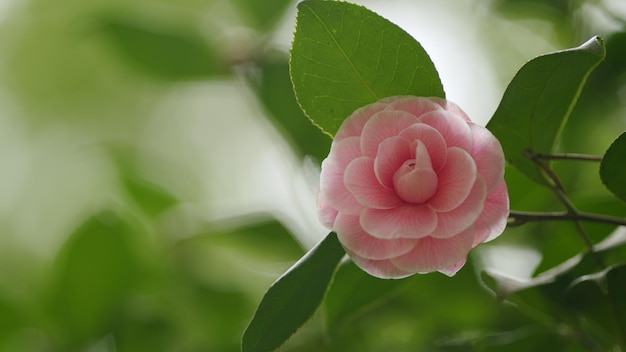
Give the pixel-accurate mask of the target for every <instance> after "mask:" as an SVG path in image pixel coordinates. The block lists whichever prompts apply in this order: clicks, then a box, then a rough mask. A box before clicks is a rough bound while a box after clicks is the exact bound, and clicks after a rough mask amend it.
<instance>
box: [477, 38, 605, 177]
mask: <svg viewBox="0 0 626 352" xmlns="http://www.w3.org/2000/svg"><path fill="white" fill-rule="evenodd" d="M604 56H605V49H604V44H603V42H602V40H601V39H600V37H594V38H592V39H590V40H589V41H587V42H586V43H585V44H583V45H581V46H579V47H577V48H573V49H568V50H563V51H558V52H554V53H551V54H547V55H543V56H539V57H536V58H534V59H532V60H531V61H529V62H528V63H526V64H525V65H524V66H522V68H521V69H520V70H519V72H518V73H517V74H516V75H515V77H514V78H513V80H512V81H511V83H510V84H509V86H508V87H507V89H506V91H505V93H504V96H503V97H502V101H501V102H500V105H499V106H498V108H497V110H496V112H495V113H494V115H493V117H492V118H491V121H489V123H488V124H487V128H488V129H489V130H490V131H491V132H492V133H493V134H494V135H495V136H496V138H498V140H499V141H500V143H501V144H502V148H503V149H504V154H505V157H506V159H507V160H508V161H509V162H510V163H511V164H512V165H513V166H515V167H516V168H517V169H519V170H520V171H521V172H522V173H523V174H525V175H526V176H528V177H530V178H531V179H532V180H534V181H535V182H538V183H542V184H543V183H545V180H544V179H543V177H542V175H541V173H540V171H539V170H538V169H537V167H536V165H535V164H534V163H533V162H532V161H531V160H529V159H528V158H527V157H525V156H524V152H525V150H527V149H530V150H532V151H533V152H534V153H552V152H553V151H554V149H555V146H556V144H557V143H558V141H559V137H560V134H561V130H562V129H563V126H564V125H565V123H566V122H567V119H568V117H569V115H570V113H571V111H572V109H573V108H574V105H575V103H576V101H577V100H578V96H579V95H580V92H581V90H582V87H583V85H584V83H585V81H586V79H587V76H588V75H589V74H590V73H591V71H592V70H593V69H594V68H595V67H596V65H598V64H599V63H600V62H601V61H602V60H603V59H604Z"/></svg>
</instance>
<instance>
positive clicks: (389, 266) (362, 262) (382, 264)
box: [347, 251, 415, 279]
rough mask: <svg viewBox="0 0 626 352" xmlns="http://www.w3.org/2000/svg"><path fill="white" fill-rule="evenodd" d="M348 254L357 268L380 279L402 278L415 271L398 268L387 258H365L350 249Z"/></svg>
mask: <svg viewBox="0 0 626 352" xmlns="http://www.w3.org/2000/svg"><path fill="white" fill-rule="evenodd" d="M347 252H348V255H349V256H350V258H351V259H352V261H353V262H354V264H356V265H357V266H358V267H359V268H361V269H362V270H363V271H365V272H366V273H368V274H370V275H372V276H374V277H377V278H381V279H402V278H405V277H407V276H411V275H413V274H415V273H412V272H408V271H404V270H401V269H398V267H396V266H395V265H393V263H392V262H391V261H390V260H389V259H383V260H373V259H365V258H363V257H360V256H358V255H356V254H354V253H352V252H350V251H347Z"/></svg>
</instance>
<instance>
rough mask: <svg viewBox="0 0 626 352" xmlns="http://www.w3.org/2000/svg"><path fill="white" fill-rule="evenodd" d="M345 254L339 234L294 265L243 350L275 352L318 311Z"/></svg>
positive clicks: (264, 304)
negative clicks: (338, 264) (273, 351)
mask: <svg viewBox="0 0 626 352" xmlns="http://www.w3.org/2000/svg"><path fill="white" fill-rule="evenodd" d="M344 254H345V252H344V250H343V248H342V247H341V244H340V243H339V240H338V239H337V235H336V234H335V233H332V232H331V233H330V234H329V235H328V236H326V238H325V239H324V240H323V241H322V242H320V243H319V244H318V245H317V246H316V247H315V248H313V249H311V250H310V251H309V252H308V253H307V254H306V255H305V256H304V257H302V259H300V260H299V261H298V262H297V263H296V264H294V265H293V266H292V267H291V268H290V269H289V270H288V271H287V272H286V273H285V274H284V275H283V276H281V277H280V278H279V279H278V280H277V281H276V282H275V283H274V284H273V285H272V287H270V289H269V290H268V291H267V293H266V294H265V296H263V299H262V301H261V303H260V305H259V307H258V308H257V311H256V313H255V315H254V317H253V318H252V321H251V322H250V325H248V327H247V328H246V331H245V332H244V335H243V339H242V343H241V346H242V351H243V352H252V351H272V350H274V349H276V348H278V347H279V346H280V345H281V344H283V343H284V342H285V341H286V340H287V339H288V338H289V337H290V336H291V335H292V334H293V333H294V332H295V331H296V330H297V329H298V328H299V327H300V326H301V325H302V324H304V323H305V322H306V321H307V320H308V319H309V318H310V317H311V316H312V315H313V313H314V312H315V310H316V309H317V307H318V306H319V304H320V303H321V301H322V299H323V297H324V293H325V292H326V288H327V287H328V284H329V283H330V280H331V278H332V275H333V273H334V271H335V267H336V266H337V263H338V262H339V260H340V259H341V258H342V257H343V256H344Z"/></svg>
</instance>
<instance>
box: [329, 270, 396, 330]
mask: <svg viewBox="0 0 626 352" xmlns="http://www.w3.org/2000/svg"><path fill="white" fill-rule="evenodd" d="M407 282H408V281H407V280H382V279H378V278H375V277H373V276H371V275H369V274H367V273H366V272H364V271H363V270H361V269H359V268H358V267H357V266H356V265H355V264H354V263H353V262H352V261H348V262H346V263H345V264H343V265H341V266H340V267H339V269H338V270H337V273H336V274H335V278H334V279H333V283H332V284H331V285H330V287H329V289H328V293H327V295H326V299H325V300H324V309H325V313H326V325H327V326H328V329H329V330H330V331H333V330H336V329H338V328H339V327H340V326H341V325H343V324H347V323H348V322H349V321H350V320H351V319H352V318H355V317H356V316H357V315H358V313H359V312H362V311H363V310H365V309H372V307H373V306H375V305H377V304H381V303H384V302H385V301H386V300H389V299H390V298H391V297H393V295H394V293H395V292H397V291H398V290H399V289H400V288H401V287H402V286H403V285H405V284H406V283H407Z"/></svg>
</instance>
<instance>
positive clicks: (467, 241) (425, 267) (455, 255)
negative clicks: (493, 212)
mask: <svg viewBox="0 0 626 352" xmlns="http://www.w3.org/2000/svg"><path fill="white" fill-rule="evenodd" d="M473 240H474V228H473V227H469V228H468V229H467V230H465V231H463V232H461V233H460V234H458V235H457V236H454V237H450V238H445V239H438V238H432V237H424V238H422V239H420V241H419V243H418V244H417V246H415V248H413V250H411V251H410V252H408V253H407V254H404V255H402V256H400V257H397V258H393V259H391V261H392V262H393V264H395V265H396V266H397V267H398V268H400V269H402V270H405V271H410V272H418V273H429V272H433V271H439V270H443V271H445V270H446V269H447V268H450V267H452V266H454V265H456V264H457V263H458V262H459V261H461V260H462V259H463V258H465V257H467V254H468V253H469V251H470V250H471V249H472V241H473Z"/></svg>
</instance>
